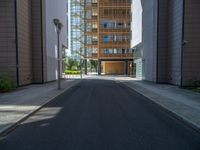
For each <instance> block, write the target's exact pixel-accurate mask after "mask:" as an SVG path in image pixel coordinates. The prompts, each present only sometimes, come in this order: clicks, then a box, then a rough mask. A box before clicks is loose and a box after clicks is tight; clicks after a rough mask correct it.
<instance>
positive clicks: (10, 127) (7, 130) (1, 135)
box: [0, 80, 82, 140]
mask: <svg viewBox="0 0 200 150" xmlns="http://www.w3.org/2000/svg"><path fill="white" fill-rule="evenodd" d="M81 81H82V80H78V81H74V82H73V83H72V84H71V85H70V86H69V87H67V88H65V89H64V90H63V91H61V92H60V93H58V94H56V95H55V96H53V97H52V98H50V99H48V100H47V101H45V102H44V103H43V104H41V105H40V106H38V108H36V109H35V110H32V111H30V112H29V113H28V114H26V115H24V116H23V117H21V118H20V119H19V120H18V121H16V122H15V123H13V124H10V125H8V126H6V127H5V128H4V129H3V130H2V131H1V132H0V140H2V139H4V137H6V136H7V135H8V134H9V133H10V132H12V131H13V130H15V129H16V128H17V127H18V125H19V124H21V123H22V122H23V121H25V120H26V119H28V118H29V117H30V116H32V115H33V114H35V113H36V112H38V111H39V110H40V109H42V108H43V107H44V106H46V105H47V104H49V103H50V102H52V101H53V100H54V99H55V98H57V97H58V96H60V95H62V94H64V93H65V92H67V91H68V90H69V89H71V88H72V87H74V86H76V85H77V84H79V83H80V82H81Z"/></svg>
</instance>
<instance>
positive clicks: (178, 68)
mask: <svg viewBox="0 0 200 150" xmlns="http://www.w3.org/2000/svg"><path fill="white" fill-rule="evenodd" d="M139 4H141V6H142V7H141V9H142V51H143V55H142V62H143V68H144V69H143V79H145V80H148V81H153V82H157V83H170V84H174V85H178V86H190V85H191V83H192V82H194V81H198V80H200V69H199V63H200V59H199V58H200V28H199V27H200V15H199V14H200V9H199V8H200V1H199V0H151V1H150V0H140V3H139ZM132 13H138V12H136V11H134V10H133V12H132ZM133 30H137V26H134V27H133Z"/></svg>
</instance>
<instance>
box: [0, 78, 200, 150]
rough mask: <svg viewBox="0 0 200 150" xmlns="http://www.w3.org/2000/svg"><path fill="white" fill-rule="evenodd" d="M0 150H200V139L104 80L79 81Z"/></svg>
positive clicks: (139, 98)
mask: <svg viewBox="0 0 200 150" xmlns="http://www.w3.org/2000/svg"><path fill="white" fill-rule="evenodd" d="M0 150H200V136H199V134H198V133H197V132H195V131H193V130H192V129H190V128H189V127H187V126H186V125H184V124H183V123H181V122H180V121H178V120H176V119H175V118H173V117H171V116H170V115H169V114H167V112H166V111H164V110H163V109H162V108H160V107H159V106H157V105H155V104H153V103H152V102H151V101H150V100H148V99H147V98H145V97H143V96H142V95H140V94H138V93H137V92H135V91H133V90H131V89H129V88H128V87H126V86H124V85H122V84H121V83H117V82H115V81H109V80H89V79H88V80H83V81H82V82H81V83H80V84H79V85H77V86H75V87H73V88H72V89H70V90H69V91H67V92H66V93H64V94H62V95H61V96H59V97H58V98H56V99H55V100H53V101H52V102H51V103H49V104H48V105H46V106H45V107H44V108H43V109H41V110H40V111H38V112H37V113H36V114H34V115H33V116H31V117H30V118H29V119H27V120H26V121H25V122H23V123H22V124H20V125H19V127H18V128H17V129H16V130H14V131H13V132H11V133H10V134H9V135H8V136H7V137H5V139H3V140H2V141H0Z"/></svg>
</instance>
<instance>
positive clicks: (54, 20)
mask: <svg viewBox="0 0 200 150" xmlns="http://www.w3.org/2000/svg"><path fill="white" fill-rule="evenodd" d="M53 23H54V24H55V26H58V24H59V23H60V21H59V19H58V18H55V19H53Z"/></svg>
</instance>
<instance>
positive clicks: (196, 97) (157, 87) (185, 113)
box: [115, 77, 200, 132]
mask: <svg viewBox="0 0 200 150" xmlns="http://www.w3.org/2000/svg"><path fill="white" fill-rule="evenodd" d="M115 80H116V81H120V82H121V83H123V84H125V85H126V86H128V87H130V88H131V89H133V90H135V91H137V92H139V93H140V94H142V95H144V96H145V97H147V98H149V99H151V100H152V101H153V102H155V103H157V104H159V105H160V106H161V107H163V108H165V110H166V111H168V112H169V113H171V114H172V115H173V116H175V117H176V118H178V119H179V120H181V121H183V122H185V123H187V124H188V125H190V126H191V127H192V128H194V129H195V130H198V131H199V132H200V94H199V93H195V92H192V91H189V90H186V89H181V88H179V87H177V86H173V85H167V84H154V83H150V82H145V81H136V80H134V79H131V78H126V77H124V78H115Z"/></svg>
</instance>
